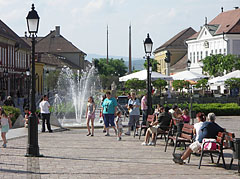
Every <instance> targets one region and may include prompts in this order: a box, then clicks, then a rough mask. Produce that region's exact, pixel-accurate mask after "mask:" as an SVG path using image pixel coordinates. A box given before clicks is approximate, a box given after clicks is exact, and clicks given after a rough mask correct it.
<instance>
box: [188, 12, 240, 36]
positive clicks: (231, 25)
mask: <svg viewBox="0 0 240 179" xmlns="http://www.w3.org/2000/svg"><path fill="white" fill-rule="evenodd" d="M207 25H219V27H218V29H217V30H216V31H215V33H214V34H213V35H219V34H222V33H223V32H224V33H227V34H229V33H238V34H240V9H234V10H230V11H226V12H222V13H220V14H219V15H218V16H217V17H215V18H214V19H213V20H212V21H211V22H209V23H208V24H207ZM199 33H200V31H199V32H197V33H195V34H194V35H193V36H191V37H190V38H189V39H196V38H197V37H198V35H199Z"/></svg>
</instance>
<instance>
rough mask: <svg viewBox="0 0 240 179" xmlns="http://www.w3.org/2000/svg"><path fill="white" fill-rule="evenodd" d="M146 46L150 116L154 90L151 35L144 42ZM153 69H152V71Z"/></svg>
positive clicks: (148, 112)
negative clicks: (152, 82) (152, 85)
mask: <svg viewBox="0 0 240 179" xmlns="http://www.w3.org/2000/svg"><path fill="white" fill-rule="evenodd" d="M143 44H144V50H145V53H146V56H147V64H148V66H147V90H148V92H147V94H148V95H147V106H148V109H147V114H148V115H150V114H151V113H152V90H151V89H152V88H151V73H152V72H151V71H152V67H150V66H151V64H150V56H151V53H152V47H153V42H152V39H151V38H150V37H149V34H147V38H146V39H145V41H144V42H143ZM150 68H151V69H150Z"/></svg>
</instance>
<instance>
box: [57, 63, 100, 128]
mask: <svg viewBox="0 0 240 179" xmlns="http://www.w3.org/2000/svg"><path fill="white" fill-rule="evenodd" d="M57 84H58V85H57V89H56V90H57V94H55V98H54V102H53V108H54V109H53V111H54V112H53V115H52V116H53V118H56V119H57V120H58V121H59V123H60V124H61V126H62V127H64V126H70V127H75V126H76V127H78V126H84V125H86V118H85V116H86V115H85V114H86V105H87V100H88V97H89V96H93V98H94V100H95V104H96V108H97V109H99V107H100V106H99V105H100V101H101V95H102V93H101V90H102V88H101V83H100V78H99V76H98V75H97V71H96V69H95V67H94V66H92V67H89V68H88V69H87V71H82V72H81V73H80V71H79V70H78V71H77V72H75V73H74V71H73V70H71V69H70V68H68V67H64V68H62V71H61V72H60V75H59V78H58V83H57ZM98 113H99V110H96V119H95V123H98V122H99V117H98V116H99V114H98Z"/></svg>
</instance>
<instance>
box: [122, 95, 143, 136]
mask: <svg viewBox="0 0 240 179" xmlns="http://www.w3.org/2000/svg"><path fill="white" fill-rule="evenodd" d="M139 107H140V102H139V100H138V99H137V98H136V93H134V92H132V93H131V98H130V99H129V100H128V109H129V122H128V131H127V132H126V133H125V135H130V134H131V133H130V131H131V128H132V127H133V128H135V127H136V126H137V125H139V117H140V110H139ZM136 135H138V132H137V131H136Z"/></svg>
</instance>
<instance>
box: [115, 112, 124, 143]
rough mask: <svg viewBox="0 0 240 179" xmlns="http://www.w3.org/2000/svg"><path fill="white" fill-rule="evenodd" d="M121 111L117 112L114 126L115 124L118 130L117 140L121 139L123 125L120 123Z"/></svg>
mask: <svg viewBox="0 0 240 179" xmlns="http://www.w3.org/2000/svg"><path fill="white" fill-rule="evenodd" d="M121 115H122V113H121V111H118V112H117V119H116V126H117V131H118V138H117V140H118V141H120V140H122V137H121V136H122V132H123V125H122V118H121Z"/></svg>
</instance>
